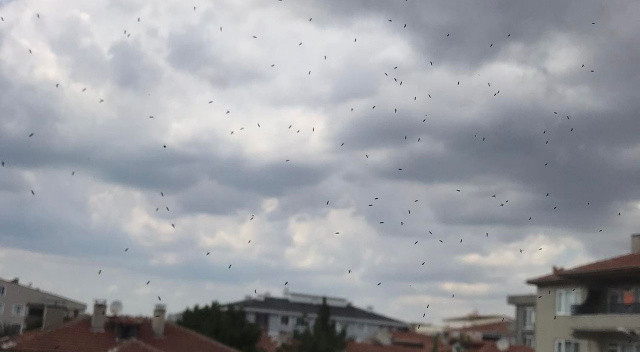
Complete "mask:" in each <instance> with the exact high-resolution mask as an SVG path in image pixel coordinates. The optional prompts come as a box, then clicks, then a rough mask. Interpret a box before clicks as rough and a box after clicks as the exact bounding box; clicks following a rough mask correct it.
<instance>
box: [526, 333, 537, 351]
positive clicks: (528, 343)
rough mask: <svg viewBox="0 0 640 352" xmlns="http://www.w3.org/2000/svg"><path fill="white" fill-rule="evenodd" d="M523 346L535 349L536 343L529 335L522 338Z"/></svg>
mask: <svg viewBox="0 0 640 352" xmlns="http://www.w3.org/2000/svg"><path fill="white" fill-rule="evenodd" d="M524 345H525V346H529V347H531V348H535V347H536V341H535V339H534V338H533V336H531V335H526V336H525V337H524Z"/></svg>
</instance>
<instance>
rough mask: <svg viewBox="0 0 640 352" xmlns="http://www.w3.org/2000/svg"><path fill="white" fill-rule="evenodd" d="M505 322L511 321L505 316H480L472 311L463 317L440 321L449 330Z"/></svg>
mask: <svg viewBox="0 0 640 352" xmlns="http://www.w3.org/2000/svg"><path fill="white" fill-rule="evenodd" d="M505 319H506V320H509V321H510V320H512V319H511V318H510V317H508V316H505V315H498V314H490V315H481V314H479V313H478V311H473V312H471V313H469V314H467V315H463V316H461V317H452V318H446V319H442V321H443V322H444V324H445V327H446V328H449V329H457V328H464V327H469V326H473V325H484V324H490V323H499V322H503V321H505Z"/></svg>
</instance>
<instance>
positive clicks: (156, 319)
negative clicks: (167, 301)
mask: <svg viewBox="0 0 640 352" xmlns="http://www.w3.org/2000/svg"><path fill="white" fill-rule="evenodd" d="M166 312H167V308H166V306H165V305H164V304H156V308H155V309H154V310H153V317H152V318H151V328H152V329H153V335H154V336H155V337H162V336H164V324H165V314H166Z"/></svg>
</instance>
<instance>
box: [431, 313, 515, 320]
mask: <svg viewBox="0 0 640 352" xmlns="http://www.w3.org/2000/svg"><path fill="white" fill-rule="evenodd" d="M497 318H503V316H502V315H495V314H493V315H480V314H479V313H478V311H473V312H471V313H469V314H467V315H463V316H461V317H452V318H446V319H442V321H444V322H457V321H475V320H484V319H497Z"/></svg>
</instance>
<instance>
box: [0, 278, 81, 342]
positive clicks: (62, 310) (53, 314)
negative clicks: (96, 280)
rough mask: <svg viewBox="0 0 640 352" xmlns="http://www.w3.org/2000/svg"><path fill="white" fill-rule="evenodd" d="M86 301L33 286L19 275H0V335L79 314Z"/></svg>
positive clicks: (43, 326)
mask: <svg viewBox="0 0 640 352" xmlns="http://www.w3.org/2000/svg"><path fill="white" fill-rule="evenodd" d="M86 308H87V306H86V304H84V303H81V302H77V301H74V300H71V299H68V298H65V297H61V296H58V295H55V294H52V293H49V292H45V291H41V290H40V289H38V288H34V287H31V284H29V285H27V286H24V285H20V283H19V281H18V279H17V278H16V279H13V280H11V281H8V280H3V279H0V335H11V334H16V333H21V332H22V331H23V330H25V329H28V328H35V327H41V328H46V327H50V326H54V325H57V324H61V323H62V322H63V321H64V320H65V319H67V318H71V317H75V316H78V314H80V313H83V312H84V311H85V309H86Z"/></svg>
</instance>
